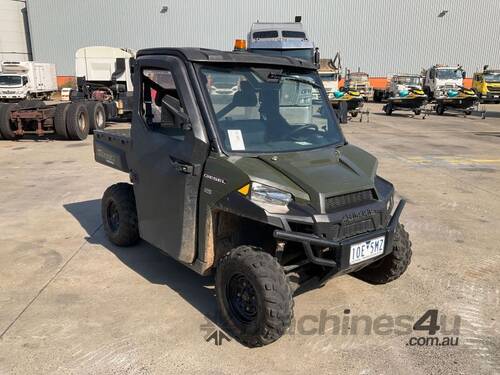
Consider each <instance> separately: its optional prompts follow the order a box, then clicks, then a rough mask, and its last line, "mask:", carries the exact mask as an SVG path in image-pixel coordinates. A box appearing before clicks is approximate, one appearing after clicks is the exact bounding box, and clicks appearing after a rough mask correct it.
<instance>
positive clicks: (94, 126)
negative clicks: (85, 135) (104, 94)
mask: <svg viewBox="0 0 500 375" xmlns="http://www.w3.org/2000/svg"><path fill="white" fill-rule="evenodd" d="M87 110H88V111H89V129H90V133H93V132H94V130H102V129H104V127H105V126H106V111H105V110H104V106H103V105H102V103H100V102H97V101H89V102H87Z"/></svg>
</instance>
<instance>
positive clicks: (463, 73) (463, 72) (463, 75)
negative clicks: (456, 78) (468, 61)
mask: <svg viewBox="0 0 500 375" xmlns="http://www.w3.org/2000/svg"><path fill="white" fill-rule="evenodd" d="M465 76H466V74H465V70H462V78H463V79H465Z"/></svg>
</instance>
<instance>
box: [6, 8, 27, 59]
mask: <svg viewBox="0 0 500 375" xmlns="http://www.w3.org/2000/svg"><path fill="white" fill-rule="evenodd" d="M30 59H31V51H30V42H29V31H28V18H27V14H26V4H25V2H24V1H20V0H0V61H7V60H14V61H16V60H17V61H28V60H30Z"/></svg>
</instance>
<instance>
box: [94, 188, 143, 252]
mask: <svg viewBox="0 0 500 375" xmlns="http://www.w3.org/2000/svg"><path fill="white" fill-rule="evenodd" d="M101 216H102V223H103V226H104V232H105V233H106V235H107V236H108V238H109V240H110V241H111V242H113V243H114V244H115V245H118V246H131V245H134V244H135V243H137V241H139V227H138V224H137V211H136V207H135V196H134V188H133V186H132V185H130V184H126V183H118V184H115V185H112V186H110V187H109V188H107V189H106V191H105V192H104V195H103V197H102V202H101Z"/></svg>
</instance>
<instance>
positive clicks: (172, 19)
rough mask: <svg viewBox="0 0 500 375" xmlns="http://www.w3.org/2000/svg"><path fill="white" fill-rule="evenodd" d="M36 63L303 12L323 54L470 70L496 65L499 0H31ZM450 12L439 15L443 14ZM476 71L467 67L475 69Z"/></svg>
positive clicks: (410, 67)
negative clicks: (84, 49)
mask: <svg viewBox="0 0 500 375" xmlns="http://www.w3.org/2000/svg"><path fill="white" fill-rule="evenodd" d="M27 4H28V14H29V23H30V30H31V38H32V45H33V54H34V59H35V60H40V61H47V62H54V63H56V64H57V70H58V73H59V74H62V75H73V74H74V53H75V50H76V49H78V48H80V47H83V46H89V45H109V46H117V47H129V48H133V49H140V48H145V47H155V46H201V47H207V48H217V49H226V50H227V49H231V48H232V44H233V40H234V39H235V38H246V34H247V32H248V30H249V28H250V25H251V23H252V22H254V21H256V20H260V21H276V22H281V21H291V20H293V18H294V16H295V15H302V17H303V23H304V25H305V27H306V28H307V30H308V32H309V35H310V37H311V38H312V39H313V40H314V41H315V43H316V45H317V46H319V48H320V50H321V53H322V57H333V56H334V54H335V52H336V51H340V52H341V54H342V58H343V65H344V66H345V67H349V68H351V69H357V68H358V67H359V68H361V70H364V71H367V72H368V73H370V74H371V75H372V76H385V75H386V74H388V73H391V72H398V71H404V72H419V71H420V69H421V68H422V67H428V66H430V65H432V64H434V63H449V64H458V63H460V64H463V65H464V67H465V69H466V70H467V71H468V72H469V73H471V72H472V71H473V70H476V69H479V68H480V67H482V66H483V65H484V64H489V65H491V66H500V1H499V0H418V1H410V0H377V1H374V0H372V1H367V0H316V1H304V0H273V1H269V0H252V1H248V0H212V1H199V0H143V1H137V0H107V1H102V0H86V1H76V0H73V1H68V0H28V2H27ZM443 11H447V12H446V14H444V16H442V17H438V15H439V14H440V13H442V12H443ZM469 75H470V74H469Z"/></svg>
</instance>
